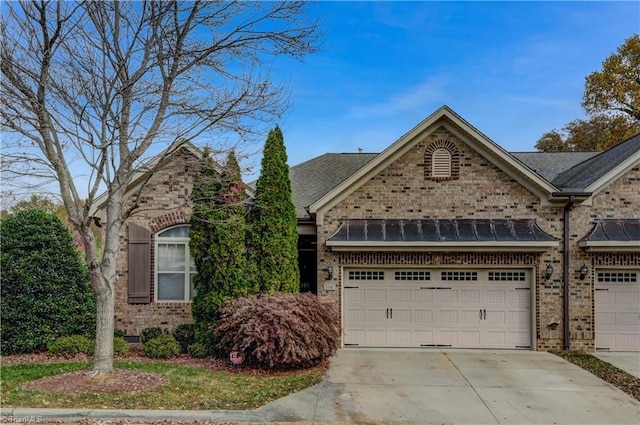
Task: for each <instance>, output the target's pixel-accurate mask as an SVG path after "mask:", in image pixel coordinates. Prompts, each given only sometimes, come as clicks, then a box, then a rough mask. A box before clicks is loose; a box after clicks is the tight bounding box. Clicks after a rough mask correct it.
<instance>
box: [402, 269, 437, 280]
mask: <svg viewBox="0 0 640 425" xmlns="http://www.w3.org/2000/svg"><path fill="white" fill-rule="evenodd" d="M395 280H431V273H430V272H428V271H423V270H421V271H397V272H395Z"/></svg>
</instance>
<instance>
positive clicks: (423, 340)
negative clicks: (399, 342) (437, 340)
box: [412, 330, 434, 347]
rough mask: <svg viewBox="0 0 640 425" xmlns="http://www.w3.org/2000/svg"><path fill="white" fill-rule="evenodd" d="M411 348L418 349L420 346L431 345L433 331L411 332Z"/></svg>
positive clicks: (432, 342)
mask: <svg viewBox="0 0 640 425" xmlns="http://www.w3.org/2000/svg"><path fill="white" fill-rule="evenodd" d="M412 342H413V344H412V345H413V346H416V347H419V346H421V345H433V344H434V338H433V331H432V330H417V331H414V332H413V341H412Z"/></svg>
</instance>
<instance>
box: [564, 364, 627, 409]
mask: <svg viewBox="0 0 640 425" xmlns="http://www.w3.org/2000/svg"><path fill="white" fill-rule="evenodd" d="M560 357H562V358H563V359H565V360H567V361H569V362H571V363H573V364H575V365H578V366H580V367H581V368H583V369H585V370H587V371H589V372H591V373H592V374H594V375H595V376H597V377H598V378H600V379H602V380H603V381H606V382H608V383H610V384H611V385H613V386H615V387H617V388H619V389H621V390H622V391H624V392H625V393H627V394H629V395H630V396H631V397H633V398H635V399H636V400H640V378H636V377H635V376H633V375H631V374H629V373H627V372H625V371H624V370H622V369H618V368H617V367H615V366H613V365H612V364H610V363H607V362H605V361H604V360H600V359H599V358H597V357H595V356H592V355H590V354H581V353H560Z"/></svg>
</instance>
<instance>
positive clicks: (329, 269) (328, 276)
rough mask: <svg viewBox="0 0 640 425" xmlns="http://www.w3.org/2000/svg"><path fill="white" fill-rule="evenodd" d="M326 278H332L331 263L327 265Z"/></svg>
mask: <svg viewBox="0 0 640 425" xmlns="http://www.w3.org/2000/svg"><path fill="white" fill-rule="evenodd" d="M327 278H328V279H329V280H333V266H332V265H331V264H329V265H328V266H327Z"/></svg>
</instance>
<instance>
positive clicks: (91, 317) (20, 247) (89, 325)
mask: <svg viewBox="0 0 640 425" xmlns="http://www.w3.org/2000/svg"><path fill="white" fill-rule="evenodd" d="M0 267H1V269H2V273H0V285H1V286H2V297H1V299H0V303H1V305H0V334H1V337H0V341H1V343H0V353H1V354H2V355H6V354H14V353H28V352H33V351H36V350H40V349H42V348H44V347H46V345H47V344H48V343H49V342H51V341H53V340H55V339H56V338H59V337H62V336H70V335H81V334H86V333H88V332H90V331H91V330H92V329H95V325H96V305H95V298H94V295H93V291H92V290H91V287H90V285H89V273H88V272H87V267H86V265H85V263H84V261H83V260H82V258H81V256H80V253H79V252H78V250H77V249H76V248H75V246H74V245H73V240H72V238H71V235H70V234H69V231H68V230H67V228H66V227H65V226H64V225H63V224H62V222H61V221H60V219H58V217H56V216H55V215H52V214H48V213H45V212H42V211H38V210H24V211H20V212H18V213H15V214H11V215H9V216H8V217H7V218H6V219H4V220H2V222H1V224H0Z"/></svg>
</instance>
